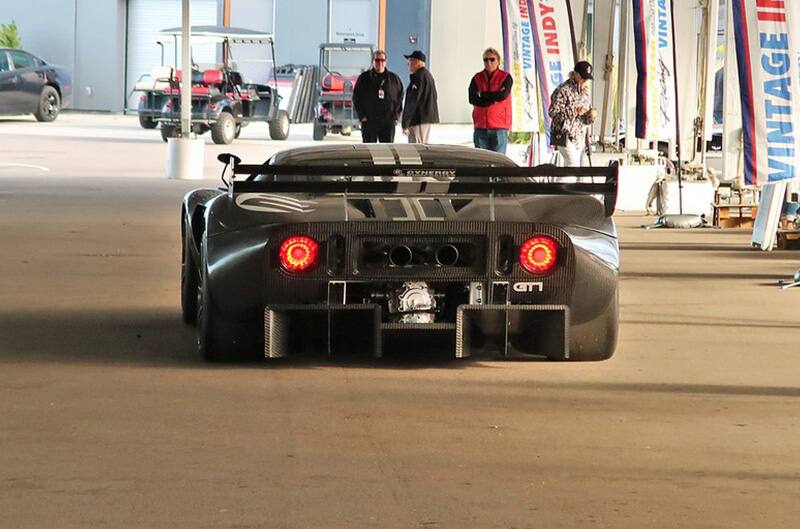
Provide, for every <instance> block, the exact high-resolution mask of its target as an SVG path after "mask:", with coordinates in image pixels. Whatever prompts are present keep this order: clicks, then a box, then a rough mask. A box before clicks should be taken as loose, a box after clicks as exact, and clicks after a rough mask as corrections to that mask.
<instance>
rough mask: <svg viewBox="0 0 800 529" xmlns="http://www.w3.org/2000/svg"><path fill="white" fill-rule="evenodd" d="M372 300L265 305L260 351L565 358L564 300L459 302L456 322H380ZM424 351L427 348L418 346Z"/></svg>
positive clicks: (566, 314)
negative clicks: (557, 302) (403, 351)
mask: <svg viewBox="0 0 800 529" xmlns="http://www.w3.org/2000/svg"><path fill="white" fill-rule="evenodd" d="M381 320H382V318H381V307H380V306H379V305H374V304H349V305H337V304H318V305H274V306H268V307H266V308H265V310H264V356H265V357H266V358H283V357H285V356H288V355H289V354H290V353H291V352H296V351H312V352H325V353H327V354H328V355H331V356H332V355H336V354H366V355H372V356H375V357H381V356H383V354H384V352H385V351H386V350H389V351H394V350H397V348H398V347H403V346H406V347H408V346H409V345H410V346H411V347H413V350H416V351H422V349H425V348H431V349H433V351H442V350H448V351H450V352H452V354H453V355H454V356H455V357H456V358H466V357H469V356H471V355H472V354H474V353H483V352H488V353H491V352H494V353H495V354H496V353H500V354H502V355H504V356H506V355H509V354H514V353H522V354H532V355H543V356H551V357H552V356H557V357H563V358H565V359H568V358H569V308H568V307H566V306H564V305H460V306H459V307H458V308H457V311H456V322H455V323H431V324H403V323H386V322H382V321H381ZM422 352H427V351H422Z"/></svg>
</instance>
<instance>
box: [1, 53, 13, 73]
mask: <svg viewBox="0 0 800 529" xmlns="http://www.w3.org/2000/svg"><path fill="white" fill-rule="evenodd" d="M10 69H11V67H10V66H9V65H8V53H6V52H5V50H0V72H7V71H9V70H10Z"/></svg>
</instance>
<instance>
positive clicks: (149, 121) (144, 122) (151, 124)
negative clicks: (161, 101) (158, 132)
mask: <svg viewBox="0 0 800 529" xmlns="http://www.w3.org/2000/svg"><path fill="white" fill-rule="evenodd" d="M139 126H140V127H142V128H143V129H154V128H156V127H157V126H158V121H156V120H154V119H153V118H151V117H150V116H143V115H141V114H139Z"/></svg>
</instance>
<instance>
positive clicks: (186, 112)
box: [181, 0, 192, 138]
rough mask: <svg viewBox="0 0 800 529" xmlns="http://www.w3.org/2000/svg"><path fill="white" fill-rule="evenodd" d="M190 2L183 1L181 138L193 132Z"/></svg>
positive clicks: (187, 0) (188, 0)
mask: <svg viewBox="0 0 800 529" xmlns="http://www.w3.org/2000/svg"><path fill="white" fill-rule="evenodd" d="M190 4H191V1H190V0H183V12H182V15H183V21H182V24H181V69H182V70H183V75H182V77H181V137H182V138H188V137H189V133H190V132H191V131H192V51H191V47H190V45H189V44H190V38H191V31H192V26H191V22H190V20H191V18H190V16H189V6H190Z"/></svg>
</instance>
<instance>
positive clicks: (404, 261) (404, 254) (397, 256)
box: [389, 244, 414, 267]
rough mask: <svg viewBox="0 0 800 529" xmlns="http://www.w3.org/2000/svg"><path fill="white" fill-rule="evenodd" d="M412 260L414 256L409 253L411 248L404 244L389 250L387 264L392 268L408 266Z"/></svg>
mask: <svg viewBox="0 0 800 529" xmlns="http://www.w3.org/2000/svg"><path fill="white" fill-rule="evenodd" d="M413 258H414V254H413V253H412V252H411V248H409V247H408V246H406V245H405V244H401V245H400V246H395V247H394V248H392V249H391V250H389V264H390V265H392V266H401V267H402V266H408V265H410V264H411V261H412V259H413Z"/></svg>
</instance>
